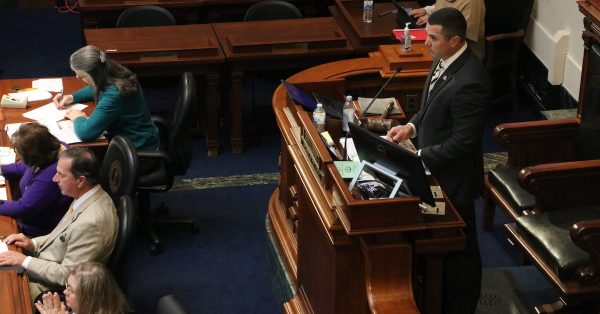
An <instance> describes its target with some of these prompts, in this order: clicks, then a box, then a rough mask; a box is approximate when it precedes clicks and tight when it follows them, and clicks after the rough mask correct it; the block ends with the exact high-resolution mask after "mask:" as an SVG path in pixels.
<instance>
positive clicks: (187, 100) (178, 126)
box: [165, 72, 197, 175]
mask: <svg viewBox="0 0 600 314" xmlns="http://www.w3.org/2000/svg"><path fill="white" fill-rule="evenodd" d="M196 106H197V95H196V79H195V78H194V75H193V74H192V73H190V72H185V73H183V74H182V75H181V82H180V85H179V93H178V95H177V101H176V103H175V106H174V107H171V110H169V116H168V117H167V120H168V124H169V135H168V138H167V143H166V145H165V146H166V150H167V152H168V153H169V155H170V157H171V160H172V165H171V166H172V168H173V173H174V174H175V175H183V174H185V172H186V171H187V168H188V167H189V165H190V162H191V161H192V155H193V143H192V139H191V138H190V135H189V130H190V128H191V126H192V122H193V116H194V115H193V111H192V109H193V108H195V107H196Z"/></svg>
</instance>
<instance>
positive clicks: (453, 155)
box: [410, 48, 491, 207]
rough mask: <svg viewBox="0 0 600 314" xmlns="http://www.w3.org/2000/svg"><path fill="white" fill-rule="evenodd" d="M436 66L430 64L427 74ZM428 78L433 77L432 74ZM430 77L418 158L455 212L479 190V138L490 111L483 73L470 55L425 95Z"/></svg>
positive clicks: (417, 119)
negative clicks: (436, 181)
mask: <svg viewBox="0 0 600 314" xmlns="http://www.w3.org/2000/svg"><path fill="white" fill-rule="evenodd" d="M436 65H437V60H436V61H434V63H433V67H432V69H434V68H435V66H436ZM431 72H433V71H431ZM431 72H430V74H429V77H428V78H427V83H426V84H425V89H424V91H423V98H422V99H423V103H422V104H421V109H420V110H419V112H418V113H417V114H416V115H415V116H413V118H412V119H411V120H410V122H411V123H413V124H414V125H415V127H416V129H417V143H418V147H419V148H420V149H421V157H422V159H423V162H424V163H425V165H426V166H427V167H428V168H429V170H430V171H431V173H432V174H433V175H434V177H436V178H437V180H438V181H439V183H440V185H441V186H442V189H443V190H444V192H445V193H446V194H447V195H448V196H449V197H450V200H451V201H452V202H453V203H454V205H456V206H457V207H459V206H461V205H469V204H472V202H473V200H474V199H475V198H477V197H478V196H479V195H480V194H481V191H482V188H483V149H482V143H481V141H482V137H483V132H484V127H485V122H486V117H487V114H488V111H489V107H490V99H491V84H490V80H489V77H488V74H487V72H486V70H485V69H484V67H483V65H481V62H480V61H479V59H478V58H477V56H476V55H475V54H474V53H473V52H472V51H471V50H470V49H469V48H467V50H466V51H465V52H464V53H463V54H462V55H460V56H459V57H458V59H456V60H455V61H454V62H453V63H452V64H451V65H450V66H449V67H448V68H447V69H446V71H444V73H443V74H442V76H441V77H440V78H439V79H438V81H437V82H436V84H435V86H434V88H433V89H432V90H431V92H430V93H429V96H428V95H427V94H428V89H429V81H430V79H431V75H432V73H431Z"/></svg>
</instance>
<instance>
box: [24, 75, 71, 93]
mask: <svg viewBox="0 0 600 314" xmlns="http://www.w3.org/2000/svg"><path fill="white" fill-rule="evenodd" d="M31 86H32V87H33V88H37V89H42V90H45V91H49V92H55V93H59V92H61V91H62V90H63V81H62V79H61V78H49V79H39V80H35V81H33V82H31Z"/></svg>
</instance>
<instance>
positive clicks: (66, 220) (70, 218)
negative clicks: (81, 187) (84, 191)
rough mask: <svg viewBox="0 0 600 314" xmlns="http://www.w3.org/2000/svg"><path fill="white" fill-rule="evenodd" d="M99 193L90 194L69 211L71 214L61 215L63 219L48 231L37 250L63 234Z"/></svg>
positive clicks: (40, 249) (42, 248)
mask: <svg viewBox="0 0 600 314" xmlns="http://www.w3.org/2000/svg"><path fill="white" fill-rule="evenodd" d="M99 195H100V194H98V192H96V193H94V194H93V195H91V196H90V197H89V198H88V199H87V200H86V201H85V202H83V203H82V204H81V205H80V206H79V207H78V208H77V210H73V212H71V214H70V215H69V214H66V215H65V217H63V219H62V220H61V221H60V222H59V223H58V225H57V226H56V228H54V230H52V232H51V233H50V235H49V236H48V237H47V238H46V241H45V242H44V243H42V245H41V246H40V248H39V250H38V252H41V251H42V250H44V249H45V248H46V247H48V245H50V243H52V242H53V241H54V240H55V239H56V238H57V237H58V236H59V235H61V234H63V233H64V232H65V230H67V228H68V227H69V226H70V225H71V224H72V223H73V222H74V221H76V220H77V217H79V215H80V214H81V213H83V212H84V211H85V210H86V209H87V207H88V206H89V205H90V204H92V203H94V202H95V201H96V199H98V197H99Z"/></svg>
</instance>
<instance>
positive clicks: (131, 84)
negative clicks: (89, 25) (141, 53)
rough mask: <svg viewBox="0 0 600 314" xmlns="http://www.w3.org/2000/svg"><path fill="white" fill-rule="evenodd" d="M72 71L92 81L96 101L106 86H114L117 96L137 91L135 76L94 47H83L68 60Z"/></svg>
mask: <svg viewBox="0 0 600 314" xmlns="http://www.w3.org/2000/svg"><path fill="white" fill-rule="evenodd" d="M69 62H70V64H71V69H72V70H73V71H81V72H84V73H85V74H86V75H88V76H89V77H90V79H91V80H92V84H91V85H92V88H93V89H94V92H95V93H94V97H95V98H96V100H98V97H99V96H100V93H102V92H103V91H104V90H105V89H106V86H107V85H111V84H112V85H115V86H116V87H117V89H118V90H119V94H121V95H123V96H129V95H132V94H135V93H136V92H137V91H138V80H137V77H136V76H135V74H133V72H131V71H130V70H129V69H127V68H126V67H124V66H122V65H120V64H118V63H117V62H115V61H113V60H112V59H111V58H110V57H109V56H108V55H107V54H106V52H104V51H102V50H101V49H99V48H98V47H95V46H91V45H90V46H85V47H83V48H80V49H79V50H77V51H75V52H74V53H73V54H72V55H71V58H70V60H69Z"/></svg>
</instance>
